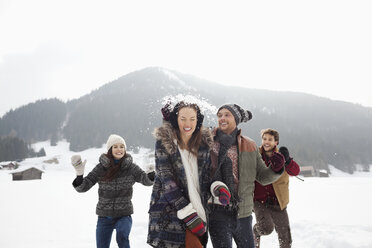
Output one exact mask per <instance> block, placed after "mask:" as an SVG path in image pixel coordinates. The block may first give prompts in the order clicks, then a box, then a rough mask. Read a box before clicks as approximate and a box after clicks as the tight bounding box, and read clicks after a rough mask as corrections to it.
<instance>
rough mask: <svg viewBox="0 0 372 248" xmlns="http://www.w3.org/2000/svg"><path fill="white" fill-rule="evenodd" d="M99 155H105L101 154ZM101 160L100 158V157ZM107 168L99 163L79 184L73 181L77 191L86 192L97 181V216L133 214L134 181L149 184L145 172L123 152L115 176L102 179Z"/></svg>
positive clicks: (151, 182)
mask: <svg viewBox="0 0 372 248" xmlns="http://www.w3.org/2000/svg"><path fill="white" fill-rule="evenodd" d="M101 156H105V155H104V154H102V155H101ZM100 161H101V159H100ZM106 172H107V169H106V168H105V167H104V166H103V165H102V164H101V163H99V164H97V165H96V167H94V169H93V170H92V171H91V172H90V173H89V174H88V175H87V176H86V177H84V179H83V182H82V183H81V184H80V185H76V183H75V181H76V179H75V181H74V183H73V185H74V187H75V189H76V191H77V192H86V191H88V190H89V189H90V188H92V187H93V186H94V185H95V184H96V183H97V182H98V186H99V187H98V197H99V199H98V203H97V207H96V214H97V215H99V216H111V217H120V216H127V215H131V214H133V205H132V195H133V185H134V183H136V182H138V183H142V184H143V185H146V186H151V185H152V184H153V181H151V180H150V179H149V178H148V176H147V174H146V173H145V172H144V171H143V170H142V169H141V168H140V167H139V166H138V165H136V164H134V163H133V161H132V156H131V155H130V154H128V153H126V154H125V156H124V160H123V162H122V163H121V165H120V171H119V173H118V175H117V177H116V178H114V179H113V180H111V181H102V178H103V177H104V176H105V174H106Z"/></svg>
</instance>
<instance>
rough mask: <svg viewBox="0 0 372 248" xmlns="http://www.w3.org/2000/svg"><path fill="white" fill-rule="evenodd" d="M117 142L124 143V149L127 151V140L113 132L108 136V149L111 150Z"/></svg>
mask: <svg viewBox="0 0 372 248" xmlns="http://www.w3.org/2000/svg"><path fill="white" fill-rule="evenodd" d="M115 144H123V145H124V150H125V151H126V150H127V145H126V144H125V140H124V139H123V138H122V137H121V136H119V135H117V134H111V135H110V136H109V137H108V139H107V142H106V148H107V151H108V150H110V148H111V147H112V146H113V145H115Z"/></svg>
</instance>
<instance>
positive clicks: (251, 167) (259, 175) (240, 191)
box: [209, 104, 284, 248]
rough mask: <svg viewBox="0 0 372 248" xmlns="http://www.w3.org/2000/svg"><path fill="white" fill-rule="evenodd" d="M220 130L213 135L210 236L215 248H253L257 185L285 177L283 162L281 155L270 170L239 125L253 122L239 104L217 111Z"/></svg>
mask: <svg viewBox="0 0 372 248" xmlns="http://www.w3.org/2000/svg"><path fill="white" fill-rule="evenodd" d="M217 117H218V128H216V129H215V130H214V131H213V135H214V145H213V147H212V151H211V178H212V184H211V193H212V197H211V199H210V200H209V203H210V209H211V213H210V217H209V219H210V221H209V232H210V236H211V240H212V244H213V247H214V248H219V247H221V248H222V247H224V248H231V247H232V239H234V241H235V243H236V245H237V247H241V248H248V247H249V248H253V247H254V240H253V232H252V209H253V190H254V182H255V181H256V180H257V181H258V182H260V183H261V184H263V185H267V184H271V183H272V182H274V181H276V180H277V179H278V178H279V177H280V175H281V174H282V173H283V165H284V158H283V156H282V155H281V154H280V153H278V154H276V155H275V156H272V157H271V158H270V163H271V166H270V167H267V166H266V165H265V162H264V161H263V160H262V158H261V155H260V153H259V151H258V148H257V145H256V144H255V142H254V141H253V140H252V139H250V138H248V137H245V136H243V135H241V130H239V129H238V127H237V126H238V125H239V124H240V123H243V122H247V121H249V120H250V119H252V113H251V112H250V111H248V110H244V109H243V108H241V107H240V106H239V105H237V104H225V105H223V106H221V107H220V108H219V109H218V111H217Z"/></svg>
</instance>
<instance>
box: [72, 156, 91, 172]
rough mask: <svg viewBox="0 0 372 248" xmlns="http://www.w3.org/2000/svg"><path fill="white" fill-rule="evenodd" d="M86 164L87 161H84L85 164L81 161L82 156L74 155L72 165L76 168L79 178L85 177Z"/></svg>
mask: <svg viewBox="0 0 372 248" xmlns="http://www.w3.org/2000/svg"><path fill="white" fill-rule="evenodd" d="M86 163H87V160H84V162H82V161H81V157H80V155H73V156H72V157H71V164H72V166H73V167H74V168H75V170H76V175H77V176H82V175H84V168H85V164H86Z"/></svg>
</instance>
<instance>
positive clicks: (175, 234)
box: [147, 123, 213, 248]
mask: <svg viewBox="0 0 372 248" xmlns="http://www.w3.org/2000/svg"><path fill="white" fill-rule="evenodd" d="M201 132H202V144H201V146H200V148H199V151H198V156H197V162H198V172H199V183H200V191H201V200H202V203H203V205H204V206H206V204H207V199H208V197H209V196H210V194H209V186H210V182H209V177H208V175H209V172H208V171H209V166H210V153H209V150H210V147H211V145H212V142H213V140H212V136H211V134H210V132H209V130H207V129H204V128H202V129H201ZM154 136H155V137H156V139H157V141H156V145H155V167H156V177H155V183H154V187H153V192H152V195H151V202H150V209H149V215H150V220H149V232H148V238H147V243H148V244H150V245H151V246H153V247H164V248H177V247H185V232H186V225H185V223H184V222H183V221H182V220H180V219H178V217H177V211H178V210H181V209H183V208H184V207H186V206H187V205H188V204H189V203H190V200H189V195H188V188H187V179H186V175H185V169H184V167H183V164H182V159H181V155H180V152H179V150H178V148H177V145H176V143H175V140H176V137H175V134H174V132H173V128H172V126H171V125H170V124H169V123H164V124H163V126H162V127H160V128H158V129H156V130H155V132H154Z"/></svg>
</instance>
